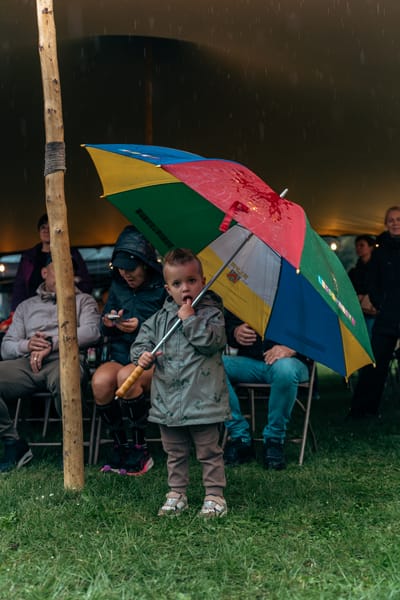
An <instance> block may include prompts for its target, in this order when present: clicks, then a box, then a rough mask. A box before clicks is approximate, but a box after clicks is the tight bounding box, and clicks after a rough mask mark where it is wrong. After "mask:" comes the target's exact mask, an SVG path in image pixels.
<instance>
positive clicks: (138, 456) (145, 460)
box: [121, 444, 154, 476]
mask: <svg viewBox="0 0 400 600" xmlns="http://www.w3.org/2000/svg"><path fill="white" fill-rule="evenodd" d="M153 466H154V461H153V459H152V458H151V456H150V453H149V451H148V449H147V446H146V445H139V444H137V445H134V446H132V447H131V449H130V451H129V454H128V456H127V458H126V461H125V465H124V469H122V470H121V475H133V476H136V475H144V474H145V473H147V471H150V469H151V468H152V467H153ZM123 471H125V472H123Z"/></svg>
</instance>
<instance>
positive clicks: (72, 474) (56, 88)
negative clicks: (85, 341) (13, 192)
mask: <svg viewBox="0 0 400 600" xmlns="http://www.w3.org/2000/svg"><path fill="white" fill-rule="evenodd" d="M36 8H37V21H38V30H39V56H40V65H41V71H42V82H43V96H44V122H45V130H46V155H45V171H44V175H45V187H46V206H47V214H48V217H49V226H50V247H51V254H52V258H53V263H54V269H55V277H56V285H57V310H58V332H59V345H60V348H59V352H60V384H61V399H62V412H63V457H64V487H65V488H67V489H73V490H80V489H82V488H83V486H84V469H83V427H82V401H81V388H80V367H79V347H78V340H77V326H76V304H75V286H74V277H73V269H72V260H71V252H70V241H69V233H68V223H67V209H66V205H65V192H64V171H65V145H64V125H63V116H62V104H61V87H60V77H59V70H58V60H57V39H56V28H55V22H54V11H53V1H52V0H36Z"/></svg>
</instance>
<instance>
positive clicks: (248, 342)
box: [233, 323, 257, 346]
mask: <svg viewBox="0 0 400 600" xmlns="http://www.w3.org/2000/svg"><path fill="white" fill-rule="evenodd" d="M233 337H234V338H235V340H236V341H237V343H238V344H240V345H241V346H252V345H253V344H254V343H255V341H256V339H257V333H256V332H255V331H254V329H252V328H251V327H250V325H247V323H242V324H241V325H238V326H237V327H235V331H234V332H233Z"/></svg>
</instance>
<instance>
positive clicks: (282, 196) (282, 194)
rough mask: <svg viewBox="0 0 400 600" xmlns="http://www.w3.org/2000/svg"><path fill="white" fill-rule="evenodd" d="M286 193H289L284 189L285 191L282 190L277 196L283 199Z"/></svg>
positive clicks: (287, 189)
mask: <svg viewBox="0 0 400 600" xmlns="http://www.w3.org/2000/svg"><path fill="white" fill-rule="evenodd" d="M288 191H289V188H285V189H284V190H283V192H281V193H280V194H279V195H280V197H281V198H285V196H286V194H287V193H288Z"/></svg>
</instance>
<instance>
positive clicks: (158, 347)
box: [151, 232, 253, 356]
mask: <svg viewBox="0 0 400 600" xmlns="http://www.w3.org/2000/svg"><path fill="white" fill-rule="evenodd" d="M252 236H253V234H252V233H251V232H249V233H248V235H247V236H246V237H245V239H244V240H243V242H242V243H241V244H239V246H238V247H237V248H236V250H235V251H234V252H233V253H232V255H231V256H230V257H229V258H228V260H227V261H225V262H224V264H223V265H222V266H221V267H220V268H219V269H218V271H217V272H216V273H215V275H213V276H212V277H211V279H210V281H209V282H208V283H207V284H206V285H205V286H204V287H203V289H202V290H201V292H200V294H198V296H196V298H195V299H194V300H193V302H192V306H196V304H198V303H199V302H200V300H201V299H202V297H203V296H204V294H205V293H206V292H207V291H208V290H209V289H210V287H211V286H212V284H213V283H214V281H215V280H216V279H218V277H219V276H220V275H221V273H222V272H223V271H224V270H225V269H226V267H227V265H228V264H229V263H230V262H231V260H233V259H234V258H235V256H236V254H238V252H240V251H241V249H242V248H243V246H244V245H245V244H247V242H248V241H249V239H250V238H251V237H252ZM181 323H182V321H181V319H178V320H177V321H176V322H175V323H174V324H173V325H172V327H171V329H169V330H168V331H167V333H166V334H165V335H164V336H163V337H162V338H161V340H160V341H159V342H158V344H157V345H156V346H154V348H153V350H152V351H151V354H152V355H153V356H155V354H156V352H157V351H158V350H159V349H160V348H161V346H162V345H163V343H164V342H165V341H166V340H167V339H168V338H169V337H170V336H171V335H172V334H173V333H174V331H176V330H177V329H178V327H179V325H180V324H181Z"/></svg>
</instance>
